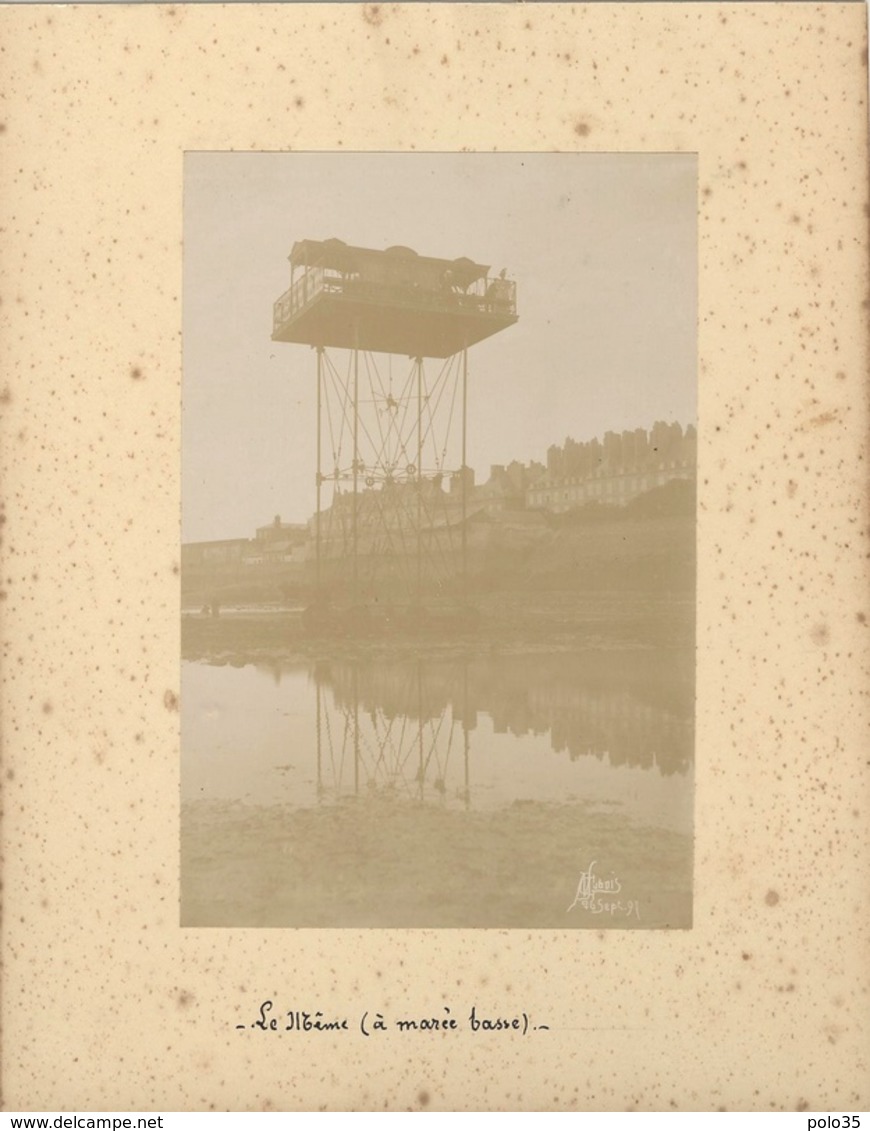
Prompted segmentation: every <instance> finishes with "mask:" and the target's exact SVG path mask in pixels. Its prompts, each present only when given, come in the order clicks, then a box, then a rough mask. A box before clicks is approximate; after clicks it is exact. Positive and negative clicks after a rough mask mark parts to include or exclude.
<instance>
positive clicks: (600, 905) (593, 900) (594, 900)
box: [566, 860, 640, 919]
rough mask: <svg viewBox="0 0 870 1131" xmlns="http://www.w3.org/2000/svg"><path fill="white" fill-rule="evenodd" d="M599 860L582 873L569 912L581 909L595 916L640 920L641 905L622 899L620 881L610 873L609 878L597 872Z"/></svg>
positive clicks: (634, 901)
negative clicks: (632, 917) (620, 896)
mask: <svg viewBox="0 0 870 1131" xmlns="http://www.w3.org/2000/svg"><path fill="white" fill-rule="evenodd" d="M597 863H598V861H597V860H593V861H592V863H591V864H590V865H589V867H588V868H587V869H586V871H585V872H581V873H580V882H579V883H578V884H577V891H576V892H575V894H574V902H573V903H572V904H571V906H570V907H569V908H568V911H567V912H566V914H567V913H568V912H571V911H573V910H574V908H575V907H580V908H581V909H582V910H583V911H589V912H591V913H592V914H593V915H603V914H609V915H611V916H613V915H625V916H634V917H635V918H637V919H640V903H639V902H638V901H637V900H636V899H627V900H626V899H620V898H618V897H619V894H620V893H621V891H622V884H621V883H620V881H619V879H618V878H617V877H616V875H614V873H613V872H611V873H610V875H609V877H608V878H605V877H604V875H603V874H602V875H599V874H597V873H596V871H595V866H596V864H597Z"/></svg>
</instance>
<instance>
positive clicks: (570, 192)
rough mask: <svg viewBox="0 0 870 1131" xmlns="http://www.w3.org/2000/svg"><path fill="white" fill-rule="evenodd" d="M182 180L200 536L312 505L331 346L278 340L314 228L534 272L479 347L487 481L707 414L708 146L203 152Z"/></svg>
mask: <svg viewBox="0 0 870 1131" xmlns="http://www.w3.org/2000/svg"><path fill="white" fill-rule="evenodd" d="M184 192H185V199H184V217H185V219H184V240H185V245H184V383H183V428H184V431H183V508H182V525H183V540H184V541H200V540H206V539H213V538H236V537H250V536H253V532H254V528H255V527H256V526H261V525H264V524H266V523H267V522H269V521H271V519H272V518H273V516H274V515H276V514H280V515H281V517H282V518H283V519H284V520H285V521H298V522H301V521H304V520H305V519H307V518H308V517H309V516H310V514H311V513H312V511H313V509H314V468H315V383H314V382H315V378H314V373H315V368H314V367H315V357H314V353H313V351H312V350H310V349H309V348H308V347H307V346H299V345H288V344H284V343H276V342H272V341H271V338H270V335H271V330H272V303H273V302H274V300H275V299H276V298H278V296H279V295H281V294H282V293H283V292H284V291H285V290H286V289H287V287H288V286H289V285H290V264H289V263H288V261H287V256H288V255H289V253H290V249H291V248H292V246H293V244H294V243H295V242H296V241H297V240H301V239H328V238H330V237H333V236H334V237H337V238H338V239H342V240H344V241H345V242H346V243H349V244H355V245H357V246H362V247H373V248H386V247H389V246H391V245H393V244H404V245H407V246H409V247H412V248H414V249H415V250H416V251H418V252H419V253H420V254H421V255H432V256H438V257H443V258H446V259H454V258H456V257H458V256H463V255H464V256H468V257H469V258H470V259H473V260H475V261H476V262H478V263H485V264H490V265H491V266H492V267H493V269H494V270H495V271H498V270H499V269H500V268H502V267H506V268H507V271H508V275H509V276H510V277H512V278H514V279H516V281H517V308H518V313H519V316H520V317H519V322H518V323H517V324H516V325H515V326H513V327H511V328H509V329H507V330H505V331H503V332H501V333H500V334H497V335H495V336H494V337H493V338H491V339H489V340H487V341H484V342H481V343H479V344H478V345H476V346H473V347H472V348H471V349H470V350H469V404H468V412H469V425H468V428H469V431H468V462H469V464H470V465H471V466H472V467H474V468H475V470H476V472H477V481H478V482H481V481H483V480H485V479H486V478H487V476H488V472H489V466H490V464H493V463H510V461H511V460H513V459H519V460H522V461H523V462H528V461H529V460H531V459H537V460H540V461H542V462H543V461H544V460H545V458H546V451H547V448H548V447H549V445H550V444H553V443H562V442H563V441H564V440H565V438H566V436H572V437H573V438H574V439H576V440H584V439H591V438H592V437H594V436H599V435H602V434H603V433H604V432H605V431H607V430H608V429H612V430H614V431H621V430H622V429H624V428H636V427H649V426H650V425H652V424H653V422H654V421H656V420H668V421H670V420H678V421H680V422H681V423H682V424H684V425H685V424H687V423H689V422H693V421H694V419H695V404H696V383H697V378H696V258H697V252H696V161H695V158H694V157H693V156H691V155H683V154H675V155H670V154H636V155H609V154H601V155H594V154H592V155H589V154H356V153H353V154H335V153H330V154H317V153H300V154H292V153H274V154H234V153H193V154H187V155H186V158H185V188H184ZM403 363H404V364H407V363H406V362H403Z"/></svg>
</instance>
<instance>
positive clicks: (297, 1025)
mask: <svg viewBox="0 0 870 1131" xmlns="http://www.w3.org/2000/svg"><path fill="white" fill-rule="evenodd" d="M236 1028H237V1029H248V1030H250V1029H254V1030H256V1031H259V1032H262V1033H357V1032H358V1033H361V1034H362V1035H363V1036H364V1037H371V1036H373V1035H374V1034H375V1033H389V1032H393V1033H413V1032H420V1033H501V1034H503V1035H505V1036H510V1035H513V1034H516V1035H518V1036H522V1037H524V1036H526V1035H527V1034H528V1033H533V1032H536V1031H537V1030H539V1029H549V1028H550V1026H549V1025H533V1024H532V1021H531V1018H530V1017H529V1015H528V1013H525V1012H523V1013H518V1014H514V1015H513V1016H504V1017H503V1016H501V1015H493V1016H488V1015H484V1014H482V1013H480V1012H478V1009H477V1006H476V1005H473V1006H472V1007H471V1012H470V1013H469V1014H468V1015H467V1016H463V1017H454V1016H453V1012H452V1010H451V1009H450V1007H449V1006H447V1005H445V1006H443V1007H442V1010H441V1012H440V1013H439V1014H436V1015H433V1016H432V1017H390V1018H388V1017H386V1016H385V1015H384V1014H383V1013H377V1012H375V1011H371V1010H366V1011H365V1012H364V1013H362V1014H361V1015H360V1016H359V1018H351V1017H336V1016H331V1015H328V1014H325V1013H323V1012H322V1011H321V1010H319V1009H316V1010H314V1011H312V1012H308V1011H307V1010H304V1009H288V1010H286V1011H282V1010H280V1009H276V1007H275V1003H274V1002H273V1001H264V1002H263V1003H262V1004H261V1005H260V1009H259V1013H258V1016H257V1017H255V1018H254V1020H253V1021H251V1022H249V1023H248V1024H239V1025H236Z"/></svg>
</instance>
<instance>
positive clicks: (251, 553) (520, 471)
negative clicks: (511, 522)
mask: <svg viewBox="0 0 870 1131" xmlns="http://www.w3.org/2000/svg"><path fill="white" fill-rule="evenodd" d="M696 468H697V433H696V430H695V428H694V427H693V426H692V425H689V426H688V427H687V428H686V429H685V430H684V429H683V428H682V426H681V425H680V424H677V423H672V424H666V423H664V422H661V421H659V422H657V423H656V424H654V425H653V427H652V428H651V429H650V430H649V431H647V430H646V429H643V428H638V429H635V430H633V431H625V432H622V433H617V432H607V433H605V435H604V437H603V439H601V440H598V439H594V440H588V441H581V442H578V441H575V440H573V439H571V438H568V439H567V440H566V441H565V442H564V444H562V445H561V446H557V445H554V446H552V447H551V448H550V449H549V451H548V452H547V463H546V466H545V465H544V464H542V463H538V462H537V461H532V462H530V463H528V464H524V463H521V462H519V461H517V460H515V461H514V462H512V463H509V464H494V465H492V466H491V467H490V473H489V478H488V479H487V480H486V482H484V483H479V484H478V483H476V482H475V474H474V471H473V469H471V468H466V469H465V471H464V472H461V471H457V472H454V473H453V474H452V475H450V476H446V477H443V478H441V477H439V478H438V479H429V480H426V481H424V483H423V485H422V490H423V492H424V496H423V504H424V505H423V508H422V511H423V523H424V527H425V528H427V529H429V530H432V531H435V530H436V529H444V528H448V527H455V526H458V525H459V524H460V523H461V522H462V517H463V515H464V516H465V517H466V519H475V518H480V517H483V516H485V517H488V518H492V519H497V518H499V516H505V515H507V514H516V513H517V512H520V511H525V512H540V513H541V514H542V515H543V514H546V513H550V514H563V513H565V512H567V511H570V510H573V509H576V508H579V507H583V506H586V505H588V504H590V503H599V504H606V505H611V506H625V505H626V504H628V503H629V502H631V501H632V500H633V499H635V498H637V497H638V496H639V495H643V494H645V493H646V492H648V491H651V490H653V489H654V488H656V487H662V486H664V485H665V484H667V483H670V482H672V481H674V480H693V479H694V478H695V476H696ZM416 492H417V485H416V484H415V483H414V482H413V481H408V482H395V483H391V484H388V485H387V484H385V485H375V486H370V487H364V488H363V490H362V491H361V492H360V493H359V495H358V497H357V499H356V502H355V503H354V501H353V497H352V495H350V494H349V493H347V492H345V493H344V494H342V495H336V497H335V499H334V500H333V502H332V505H331V506H330V507H329V508H328V509H326V510H325V511H323V512H321V519H320V529H321V539H322V544H321V549H322V551H323V552H325V553H327V554H335V553H340V552H341V547H342V545H345V544H346V543H347V541H348V538H349V530H350V514H351V510H352V508H353V507H354V506H355V507H356V508H357V529H358V536H359V534H361V535H362V538H363V542H364V543H365V546H364V547H363V546H360V550H361V551H362V552H365V553H376V552H379V551H381V550H383V551H385V550H386V549H387V547H388V545H390V544H395V542H396V540H397V539H398V537H399V535H398V534H396V535H395V536H393V535H391V533H390V532H391V531H401V529H405V530H408V529H412V528H413V526H414V523H415V521H416V518H415V516H416V514H417V513H418V512H417V505H416V499H417V494H416ZM315 534H316V517H315V516H312V517H311V518H310V519H309V520H308V522H307V523H289V522H283V521H282V520H281V517H280V516H276V517H275V519H274V521H273V522H271V523H269V524H268V525H267V526H261V527H259V528H258V529H257V531H256V535H255V537H254V538H253V539H251V538H233V539H225V540H222V541H219V542H196V543H188V544H186V545H184V546H182V566H183V567H184V568H187V569H197V568H205V569H208V568H212V567H216V568H221V567H227V566H232V565H236V566H240V565H245V566H261V565H270V564H273V565H280V564H288V563H299V564H302V563H304V562H306V561H308V560H310V559H311V558H312V557H313V556H314V552H315V549H314V544H315ZM391 539H392V542H391ZM324 543H327V544H324Z"/></svg>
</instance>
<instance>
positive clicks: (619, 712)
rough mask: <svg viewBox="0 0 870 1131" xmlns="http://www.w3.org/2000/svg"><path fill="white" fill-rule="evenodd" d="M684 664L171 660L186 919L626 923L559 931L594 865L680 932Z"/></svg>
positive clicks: (624, 659) (685, 809)
mask: <svg viewBox="0 0 870 1131" xmlns="http://www.w3.org/2000/svg"><path fill="white" fill-rule="evenodd" d="M692 665H693V657H692V656H691V655H684V654H682V653H676V652H674V653H667V654H665V653H658V652H640V651H638V652H626V653H617V652H613V653H607V652H600V653H588V654H552V655H538V654H535V655H493V656H487V657H480V656H469V657H465V656H458V657H457V656H454V657H449V658H438V659H432V658H428V657H427V658H426V659H419V658H417V659H408V658H402V659H395V658H388V659H383V660H372V659H370V658H367V659H366V660H365V662H361V661H354V660H350V659H342V660H333V661H329V662H327V661H322V662H319V663H316V664H306V663H300V664H297V665H291V666H281V665H278V664H269V665H258V666H256V667H255V666H253V665H247V666H243V667H238V668H235V667H227V666H210V665H206V664H197V663H190V664H185V665H184V681H183V691H184V696H183V717H182V728H183V729H182V745H183V750H184V763H183V772H182V797H183V801H184V802H185V803H187V804H186V805H185V809H184V813H185V816H184V818H183V832H184V836H183V860H184V864H183V880H182V883H183V895H184V905H185V909H186V910H185V922H186V923H187V924H188V925H195V924H196V923H200V924H203V925H205V924H208V923H215V924H216V923H218V922H220V923H222V924H224V925H228V926H231V925H240V926H241V925H265V924H267V923H268V924H271V925H281V924H286V925H300V926H302V925H324V926H328V925H350V924H357V925H371V926H374V925H393V926H421V925H430V926H431V925H434V926H437V925H456V926H463V925H465V926H473V925H478V926H480V925H511V926H534V925H538V926H545V925H549V926H575V925H576V926H601V925H621V926H626V925H633V924H623V923H619V924H616V923H607V924H603V923H601V922H600V921H594V920H592V921H589V922H580V921H577V919H576V914H575V918H574V920H572V921H571V922H565V920H564V916H565V914H566V912H565V909H566V908H567V907H568V906H569V904H570V903H571V899H572V898H573V891H574V889H575V888H576V884H577V876H578V875H579V872H578V868H581V869H582V868H586V867H588V866H589V864H590V862H591V861H593V860H595V861H598V862H599V863H600V866H601V867H602V868H607V869H611V870H613V869H616V870H618V871H619V873H620V878H621V880H622V882H623V884H624V885H626V890H628V888H630V889H631V892H632V898H634V899H641V906H642V909H645V910H643V914H644V915H645V918H644V919H642V921H641V922H640V923H639V924H637V925H641V926H644V925H647V926H649V925H666V924H670V925H683V926H685V925H688V923H689V922H690V920H691V899H690V883H691V831H692V762H693V710H694V687H693V676H694V673H693V666H692ZM264 677H266V678H264ZM191 802H198V803H199V804H198V805H197V806H195V807H193V808H191V805H190V803H191ZM239 802H241V803H242V807H241V808H239V807H238V803H239ZM228 805H229V806H230V807H229V808H228V807H227V806H228ZM445 838H446V839H445ZM436 842H437V844H438V849H437V851H435V850H434V848H433V844H434V843H436ZM587 857H588V858H587ZM439 860H440V864H439V863H438V861H439ZM230 861H234V863H233V865H232V870H231V871H230V872H226V871H225V869H226V868H228V867H229V862H230ZM445 869H446V870H445ZM448 874H449V875H450V876H451V877H452V878H451V879H450V880H449V881H448V880H447V879H445V877H446V876H447V875H448ZM240 877H241V879H240ZM451 885H452V886H451ZM339 890H340V891H341V906H340V908H339V909H337V908H336V907H335V906H333V900H332V897H331V896H330V893H331V892H332V893H333V894H335V893H337V892H338V891H339ZM427 890H429V891H430V896H429V897H427V898H426V899H423V894H422V893H424V892H426V891H427ZM257 892H261V893H264V892H265V893H268V898H267V895H265V894H261V895H257V894H256V893H257ZM563 895H567V896H568V898H567V899H566V900H564V903H563ZM276 900H277V902H276ZM234 901H235V902H234ZM246 901H247V902H246Z"/></svg>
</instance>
